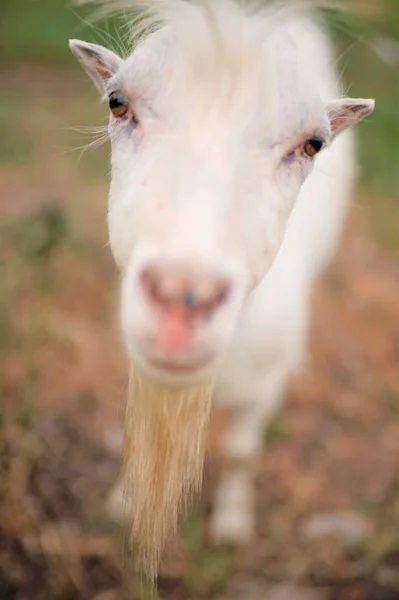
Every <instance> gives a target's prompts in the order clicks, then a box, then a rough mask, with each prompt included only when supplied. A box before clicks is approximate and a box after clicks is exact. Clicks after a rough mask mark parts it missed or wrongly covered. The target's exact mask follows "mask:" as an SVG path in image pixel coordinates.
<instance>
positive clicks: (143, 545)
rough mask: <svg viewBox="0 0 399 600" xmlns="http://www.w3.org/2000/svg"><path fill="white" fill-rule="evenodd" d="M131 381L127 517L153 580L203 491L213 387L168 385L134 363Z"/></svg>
mask: <svg viewBox="0 0 399 600" xmlns="http://www.w3.org/2000/svg"><path fill="white" fill-rule="evenodd" d="M129 379H130V381H129V397H128V402H127V409H126V418H125V432H124V433H125V435H124V447H123V479H124V485H125V508H126V509H127V510H128V511H129V513H130V514H127V515H126V517H127V522H128V523H129V527H130V538H131V542H132V548H133V551H134V554H135V555H136V556H137V562H138V564H137V567H138V568H139V569H140V571H142V572H143V573H144V574H146V575H147V576H148V577H149V579H150V580H151V581H154V580H155V578H156V576H157V573H158V567H159V562H160V559H161V555H162V552H163V550H164V548H165V545H166V543H167V542H168V540H170V539H171V538H173V536H175V535H176V533H177V529H178V523H179V516H180V514H181V512H182V510H184V508H185V506H186V504H187V503H188V502H189V501H190V500H192V499H193V497H194V496H195V494H196V493H197V492H199V490H200V489H201V485H202V474H203V465H204V457H205V450H206V443H207V434H208V424H209V416H210V410H211V399H212V390H213V383H212V382H210V381H207V382H204V383H200V384H198V383H197V384H194V385H187V386H182V387H178V386H170V385H164V384H162V383H160V382H157V381H154V380H152V379H149V378H148V377H147V376H146V375H145V374H143V373H142V372H140V371H139V370H137V369H136V368H135V366H134V365H131V368H130V378H129ZM129 507H130V508H129Z"/></svg>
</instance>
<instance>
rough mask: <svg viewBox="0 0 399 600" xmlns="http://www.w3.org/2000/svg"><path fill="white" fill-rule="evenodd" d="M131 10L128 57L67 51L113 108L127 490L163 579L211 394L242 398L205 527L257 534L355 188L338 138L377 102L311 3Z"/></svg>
mask: <svg viewBox="0 0 399 600" xmlns="http://www.w3.org/2000/svg"><path fill="white" fill-rule="evenodd" d="M126 4H127V5H128V6H129V5H130V6H131V7H132V8H135V7H137V6H141V7H142V8H143V7H144V8H146V9H147V10H146V18H145V19H144V20H143V21H140V23H139V25H137V22H136V25H133V26H132V29H133V30H134V31H133V33H134V35H137V34H138V33H143V31H144V29H140V28H142V27H143V28H144V26H145V27H148V28H149V30H150V33H149V34H148V35H146V36H141V41H140V43H139V44H138V45H137V46H136V47H135V48H134V50H133V51H132V53H131V54H130V55H129V56H128V57H127V58H126V59H122V58H120V57H119V56H117V55H116V54H114V53H113V52H111V51H109V50H106V49H105V48H103V47H100V46H97V45H94V44H89V43H85V42H81V41H76V40H72V41H71V42H70V47H71V50H72V51H73V53H74V54H75V55H76V56H77V58H78V60H79V61H80V62H81V63H82V65H83V67H84V68H85V69H86V71H87V72H88V74H89V75H90V76H91V78H92V79H93V80H94V82H95V84H96V86H97V87H98V89H99V90H100V92H101V94H102V95H103V96H104V97H105V98H106V99H107V100H108V102H109V106H110V121H109V134H110V138H111V145H112V182H111V190H110V203H109V213H108V223H109V235H110V243H111V248H112V252H113V254H114V257H115V260H116V262H117V264H118V266H119V267H120V270H121V274H122V292H121V321H122V330H123V334H124V338H125V341H126V347H127V351H128V354H129V357H130V359H131V362H132V364H134V368H133V369H132V373H133V377H132V380H133V382H132V387H133V398H132V400H129V402H128V412H127V420H126V426H125V452H124V455H125V485H126V487H127V492H128V499H130V497H131V500H132V513H133V515H132V518H133V525H132V534H133V538H134V539H135V540H136V542H137V544H138V547H139V553H140V557H141V560H142V563H143V565H142V566H143V568H144V569H145V570H146V571H147V572H148V573H149V575H150V576H155V575H156V572H157V567H158V562H159V558H160V552H161V551H162V549H163V546H164V544H165V541H166V540H167V538H168V537H169V536H170V535H171V534H173V533H174V532H175V530H176V527H177V519H178V514H179V510H180V508H181V505H182V502H184V500H185V499H186V498H187V495H188V494H190V492H191V491H193V490H195V489H198V487H199V485H200V482H201V472H202V466H203V453H204V446H205V443H206V436H205V433H206V425H207V418H208V415H209V404H210V403H209V399H210V397H211V394H212V392H213V398H214V401H215V402H220V403H225V404H229V405H231V406H233V407H235V416H234V417H233V420H232V422H231V424H230V425H229V427H228V428H227V431H226V433H225V436H224V438H223V441H222V450H223V452H224V455H225V456H226V457H227V458H228V459H231V468H230V469H228V470H227V472H226V473H224V474H223V476H222V479H221V482H220V485H219V487H218V489H217V493H216V498H215V507H214V513H213V517H212V522H211V530H212V534H213V537H214V539H215V540H216V541H230V542H244V541H248V540H249V539H250V538H251V536H252V535H253V532H254V502H253V493H254V492H253V484H252V476H253V473H252V470H251V468H250V465H253V464H254V462H255V460H254V459H255V458H256V456H257V454H258V452H259V450H260V448H261V444H262V432H263V431H264V428H265V425H266V423H267V421H268V419H269V418H270V417H271V415H272V414H273V412H274V411H275V410H276V409H277V408H278V407H279V404H280V401H281V398H282V394H283V391H284V387H285V384H286V382H287V379H288V377H289V376H290V375H291V373H292V372H293V370H294V369H296V368H297V366H298V364H299V362H300V360H301V357H302V356H303V353H304V347H305V342H306V334H307V330H308V319H309V314H308V313H309V305H310V301H309V297H310V293H311V290H312V286H313V284H314V281H315V278H316V276H317V275H318V274H319V272H320V271H321V269H322V268H323V267H324V266H325V265H326V264H327V262H328V261H329V260H330V259H331V257H332V254H333V252H334V249H335V247H336V244H337V242H338V239H339V233H340V230H341V225H342V221H343V218H344V216H345V209H346V206H347V203H348V199H349V196H350V192H351V188H352V182H353V174H354V149H353V140H352V137H350V134H349V132H347V133H345V134H343V135H340V136H339V137H338V134H340V133H341V132H343V131H344V130H346V129H347V128H348V127H349V126H351V125H354V124H355V123H356V122H358V121H359V120H360V119H362V118H363V117H365V116H367V115H369V114H370V113H371V112H372V111H373V109H374V102H373V101H372V100H364V99H350V98H341V88H340V85H339V83H338V81H337V77H336V75H335V73H334V68H333V59H332V54H331V51H330V46H329V43H328V40H327V38H326V36H325V35H324V33H323V31H322V28H321V26H320V25H319V24H318V23H317V21H316V20H314V19H313V18H312V19H311V18H310V16H309V15H306V16H305V14H304V13H303V12H301V11H297V10H296V11H292V10H291V11H289V10H287V9H283V10H280V9H277V7H274V8H271V7H270V5H269V6H268V8H267V9H266V10H265V9H264V8H259V7H257V8H256V7H254V6H251V8H248V6H247V7H244V4H243V3H241V4H240V3H237V2H233V0H217V1H216V0H209V1H207V0H202V1H199V0H198V1H196V2H195V1H193V2H187V1H185V0H144V1H141V2H134V0H130V2H129V1H128V2H121V3H118V5H120V6H121V8H122V7H125V8H126V6H125V5H126ZM132 5H133V6H132ZM143 24H144V25H143ZM139 37H140V36H139ZM335 138H337V139H335ZM332 142H333V143H332ZM319 154H320V156H319Z"/></svg>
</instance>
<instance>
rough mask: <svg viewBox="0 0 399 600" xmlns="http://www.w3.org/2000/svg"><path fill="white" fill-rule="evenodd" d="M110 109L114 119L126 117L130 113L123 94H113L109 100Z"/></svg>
mask: <svg viewBox="0 0 399 600" xmlns="http://www.w3.org/2000/svg"><path fill="white" fill-rule="evenodd" d="M108 102H109V108H110V110H111V112H112V114H113V115H114V117H119V118H120V117H124V116H125V115H126V113H127V111H128V108H129V107H128V102H127V100H126V98H125V96H124V95H123V94H122V93H121V92H112V94H110V96H109V99H108Z"/></svg>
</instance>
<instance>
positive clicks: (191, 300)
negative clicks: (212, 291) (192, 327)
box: [182, 290, 198, 311]
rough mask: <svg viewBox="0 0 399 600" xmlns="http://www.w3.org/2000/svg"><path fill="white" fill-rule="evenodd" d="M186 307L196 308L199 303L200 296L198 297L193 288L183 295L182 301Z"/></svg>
mask: <svg viewBox="0 0 399 600" xmlns="http://www.w3.org/2000/svg"><path fill="white" fill-rule="evenodd" d="M182 304H183V306H184V308H186V309H187V310H190V311H191V310H194V309H195V307H196V305H197V304H198V298H196V296H195V293H194V291H193V290H187V291H186V292H185V294H184V296H183V302H182Z"/></svg>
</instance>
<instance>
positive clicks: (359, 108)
mask: <svg viewBox="0 0 399 600" xmlns="http://www.w3.org/2000/svg"><path fill="white" fill-rule="evenodd" d="M374 105H375V101H374V100H365V99H363V98H342V99H340V100H333V101H332V102H329V103H328V105H327V114H328V117H329V119H330V125H331V132H332V137H333V139H334V138H335V137H336V136H337V135H338V134H339V133H341V132H342V131H344V130H345V129H347V128H348V127H352V126H353V125H356V123H358V122H359V121H361V120H362V119H364V117H367V116H368V115H371V113H372V112H373V110H374Z"/></svg>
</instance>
